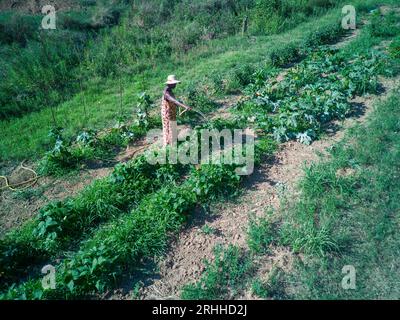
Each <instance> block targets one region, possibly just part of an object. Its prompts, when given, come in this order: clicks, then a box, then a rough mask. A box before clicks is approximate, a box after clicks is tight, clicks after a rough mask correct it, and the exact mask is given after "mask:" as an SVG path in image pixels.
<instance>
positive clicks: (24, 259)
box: [0, 156, 185, 286]
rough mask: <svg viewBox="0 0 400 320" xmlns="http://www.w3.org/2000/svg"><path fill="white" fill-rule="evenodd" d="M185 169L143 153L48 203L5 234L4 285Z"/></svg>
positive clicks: (0, 252) (1, 254) (0, 246)
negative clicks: (160, 162) (71, 194)
mask: <svg viewBox="0 0 400 320" xmlns="http://www.w3.org/2000/svg"><path fill="white" fill-rule="evenodd" d="M184 169H185V168H183V167H181V166H172V165H150V164H149V163H148V161H147V158H146V157H145V156H139V157H137V158H135V160H133V161H132V162H130V163H128V164H126V165H118V166H116V167H115V169H114V171H113V173H112V174H111V175H110V176H109V177H107V178H104V179H101V180H96V181H95V182H94V183H93V184H92V185H90V186H88V187H87V188H86V189H85V190H84V191H83V192H82V193H81V194H79V195H78V196H77V197H75V198H73V199H66V200H64V201H62V202H55V203H50V204H48V205H46V206H45V207H44V208H42V209H41V210H40V213H39V215H38V216H37V217H36V218H35V219H33V220H32V221H30V222H28V223H27V224H26V225H24V226H23V227H22V228H21V229H17V230H14V231H12V232H11V233H9V234H8V235H6V237H5V238H4V239H1V240H0V275H1V277H0V279H1V285H2V286H5V285H7V284H8V285H11V284H12V282H13V281H17V279H18V278H19V277H20V276H21V274H26V272H28V271H29V269H27V267H28V266H30V265H31V266H32V265H34V264H36V263H38V262H41V261H44V260H46V259H48V258H50V257H52V256H55V255H57V254H60V253H61V251H62V250H65V249H68V248H71V247H72V246H73V245H74V244H77V243H79V242H80V241H81V240H82V239H83V238H85V237H87V236H88V235H89V234H90V233H91V232H92V231H93V229H95V227H96V226H98V225H100V224H102V223H104V222H106V221H108V220H110V219H115V218H116V217H117V216H119V215H121V214H122V213H125V212H127V211H129V210H130V209H132V207H134V206H137V205H138V204H139V203H140V201H141V200H142V198H143V197H144V196H145V195H147V194H149V193H151V192H153V191H155V190H157V189H159V188H161V187H162V186H163V185H164V184H165V183H167V182H170V181H175V180H178V179H179V177H180V175H181V174H183V172H184ZM10 281H11V282H10Z"/></svg>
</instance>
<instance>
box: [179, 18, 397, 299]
mask: <svg viewBox="0 0 400 320" xmlns="http://www.w3.org/2000/svg"><path fill="white" fill-rule="evenodd" d="M375 19H377V16H376V15H374V16H373V21H372V23H371V25H369V26H368V27H367V28H365V29H364V30H363V33H362V35H361V36H360V37H359V38H358V39H357V40H356V41H354V42H352V43H350V44H349V45H348V46H346V47H344V48H342V49H340V50H332V49H328V48H325V47H321V48H320V49H319V50H316V51H315V52H312V53H309V54H308V55H307V57H306V58H305V59H304V61H302V62H301V63H299V64H298V65H296V66H295V67H292V68H290V69H289V70H288V73H287V74H286V75H285V78H284V79H283V80H281V81H280V82H276V81H274V80H273V79H274V77H271V78H268V77H267V79H266V80H263V79H262V78H257V79H256V80H257V81H254V82H252V84H250V86H248V87H247V88H246V93H248V99H245V100H243V101H241V102H240V103H239V104H238V105H237V107H236V108H235V110H234V115H235V117H236V119H237V120H239V121H246V120H247V121H250V122H252V123H254V126H256V128H258V129H259V130H261V131H262V132H264V133H270V134H273V135H274V136H275V138H276V139H277V140H278V141H279V140H280V141H282V140H283V141H286V140H289V139H298V140H299V141H300V142H302V143H306V144H308V143H310V142H312V140H313V139H315V138H316V137H317V136H318V135H320V134H322V133H323V131H324V129H325V126H324V123H327V122H330V121H332V119H335V118H336V119H341V118H343V117H345V116H348V115H349V114H350V113H351V112H352V105H351V104H349V102H348V101H349V98H352V97H354V96H359V95H364V94H366V93H378V92H379V91H378V90H379V83H378V78H377V76H378V75H379V74H382V75H385V76H394V75H397V74H398V70H399V69H398V67H399V65H398V61H397V60H396V55H393V50H390V51H389V55H386V54H382V53H381V52H380V51H379V49H378V48H376V49H372V47H374V46H377V45H379V44H380V42H381V41H382V40H387V39H388V38H389V39H392V38H393V37H394V36H396V35H398V31H396V32H392V31H393V30H395V29H393V28H391V27H390V26H394V25H395V24H396V23H397V22H395V21H397V20H394V19H393V18H392V16H391V15H389V16H388V18H381V17H380V16H379V21H380V22H379V23H382V21H383V24H384V25H385V26H381V27H380V28H381V29H379V30H380V31H379V32H378V29H377V28H376V27H374V24H376V23H378V22H377V21H376V20H375ZM387 30H391V32H387ZM395 47H396V40H395V41H394V42H393V43H392V44H391V48H395ZM287 50H288V52H289V53H290V52H296V50H295V47H293V46H290V47H289V48H288V49H287ZM277 56H278V55H277ZM283 56H284V57H285V55H283ZM288 56H289V57H290V58H289V59H288V60H290V59H292V58H294V57H296V56H298V54H296V53H293V54H288ZM348 61H351V64H349V63H348ZM282 64H287V62H282ZM259 73H260V72H258V73H256V74H255V75H257V74H259ZM271 74H272V75H274V74H275V75H276V71H274V70H272V71H271ZM271 79H272V80H271ZM328 92H329V97H328V96H325V94H327V93H328ZM324 96H325V97H324ZM332 98H334V99H335V101H333V102H332V103H330V102H329V99H332ZM399 99H400V92H399V91H398V90H397V91H396V92H395V93H394V94H393V95H392V97H391V98H390V99H389V100H388V101H386V102H384V103H382V104H381V105H379V106H377V108H376V111H375V113H374V114H373V115H372V116H371V118H370V120H369V123H368V124H367V125H361V126H360V127H359V128H356V129H353V130H352V131H351V133H350V135H349V136H348V137H347V139H346V140H345V141H343V142H341V143H339V144H338V145H336V146H335V147H334V148H332V150H331V157H329V158H328V159H329V160H327V161H325V162H323V163H321V164H314V165H312V166H311V167H309V168H306V169H305V174H306V176H305V178H304V179H303V180H302V182H301V185H300V188H301V192H302V193H301V196H300V199H299V200H298V201H295V202H294V203H293V201H291V202H290V201H289V202H288V200H286V201H285V203H284V206H283V209H281V210H283V215H282V216H280V217H277V216H276V215H275V214H273V213H272V214H268V215H267V216H266V217H264V218H254V217H253V218H251V219H250V225H249V228H248V246H249V249H250V251H245V252H242V253H241V255H239V256H236V257H235V259H234V260H235V263H234V265H235V268H234V270H241V269H242V268H244V267H245V266H246V265H247V263H248V262H247V259H250V261H251V263H252V264H253V272H250V273H249V274H247V276H243V278H242V279H241V280H240V282H239V283H237V282H231V281H230V280H229V279H230V275H229V268H226V270H227V274H225V273H222V274H223V275H220V276H217V275H216V274H215V271H214V272H213V270H216V269H217V268H219V270H225V269H224V267H223V266H224V265H225V264H227V265H230V261H231V259H230V257H229V256H228V255H225V256H224V257H223V258H222V259H221V258H220V257H217V258H216V259H215V262H213V264H211V263H209V262H208V263H207V264H206V265H207V268H206V270H205V272H204V273H203V275H202V277H201V279H200V280H199V281H197V282H196V283H195V284H188V285H186V286H185V287H184V288H183V289H182V297H183V298H192V299H228V298H232V297H236V298H238V297H240V294H239V295H238V294H236V295H230V293H231V292H232V291H233V292H236V293H237V291H235V288H237V286H238V285H239V286H240V285H241V284H244V286H247V288H250V289H251V292H252V293H253V294H254V295H256V296H258V297H261V298H264V299H266V298H274V299H288V298H292V299H310V298H311V299H338V298H339V299H348V298H353V299H365V298H375V299H376V298H382V297H384V298H394V299H395V298H396V297H397V296H398V289H397V287H396V286H393V285H392V284H393V283H398V281H399V277H398V275H397V274H396V273H393V272H391V271H390V270H393V268H396V266H397V260H398V259H396V257H397V255H396V254H397V252H398V250H397V247H398V242H399V237H398V236H397V234H396V232H395V230H397V229H396V227H397V226H398V222H399V221H398V219H397V216H396V214H395V212H397V211H398V199H399V186H398V183H397V180H396V179H393V177H396V176H397V175H398V171H399V170H398V169H399V166H398V162H399V153H398V152H397V150H398V149H399V148H398V144H399V139H398V135H397V133H398V130H399V122H398V120H397V119H398V117H397V114H398V112H399V111H398V108H397V106H398V105H399ZM321 101H323V103H322V104H321V107H322V106H323V108H321V107H319V106H318V105H319V103H320V102H321ZM307 105H308V107H307ZM330 106H332V107H333V108H331V107H330ZM303 126H304V127H303ZM302 132H303V133H302ZM365 132H368V133H369V134H368V135H367V136H366V135H365ZM273 246H287V247H289V248H290V249H291V250H292V252H293V253H302V256H295V259H296V263H295V267H294V270H291V271H290V272H289V273H286V272H284V271H283V270H281V269H279V268H275V267H273V269H272V271H271V272H270V273H269V275H268V279H267V280H265V279H261V278H258V277H256V278H255V279H254V280H252V281H250V283H251V284H249V279H251V278H254V274H255V272H256V270H257V267H259V266H257V261H258V260H257V257H258V256H263V255H268V254H270V251H269V249H270V248H271V247H273ZM235 249H236V250H238V249H237V248H229V250H230V251H232V250H235ZM382 259H383V260H382ZM241 261H246V262H245V263H244V262H241ZM210 265H211V267H210ZM345 265H354V266H355V267H356V270H357V277H358V278H357V283H360V285H358V284H357V290H349V291H346V290H343V289H342V288H341V287H340V283H341V280H342V278H343V276H344V275H343V274H342V268H343V266H345ZM221 266H222V267H221ZM233 274H234V272H233ZM231 290H232V291H231ZM241 290H246V288H243V287H241Z"/></svg>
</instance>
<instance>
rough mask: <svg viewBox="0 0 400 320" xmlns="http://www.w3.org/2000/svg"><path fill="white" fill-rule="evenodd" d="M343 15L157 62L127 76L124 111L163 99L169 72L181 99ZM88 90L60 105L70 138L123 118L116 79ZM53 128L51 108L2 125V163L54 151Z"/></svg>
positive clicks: (62, 123) (257, 62) (59, 116)
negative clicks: (142, 95)
mask: <svg viewBox="0 0 400 320" xmlns="http://www.w3.org/2000/svg"><path fill="white" fill-rule="evenodd" d="M339 14H340V12H338V11H337V10H335V11H332V12H331V13H330V14H328V15H326V16H323V17H321V18H315V19H314V20H312V21H309V22H307V23H303V24H301V25H299V26H298V27H297V28H295V29H293V30H291V31H290V32H286V33H283V34H281V35H273V36H259V37H257V38H252V37H240V36H232V37H229V38H226V39H217V40H213V41H210V42H206V43H204V44H202V45H199V46H198V47H196V48H194V49H193V50H191V51H189V53H188V54H186V55H183V56H179V57H172V58H171V59H170V60H167V61H166V62H164V63H157V64H154V66H152V68H151V69H148V70H146V71H144V72H143V73H142V74H140V75H136V76H132V77H130V78H129V79H126V78H123V79H122V83H123V113H124V114H128V115H130V114H131V113H132V105H133V104H135V102H136V99H137V94H138V93H139V92H142V91H144V90H146V91H147V92H148V93H149V94H150V95H151V97H152V98H153V99H159V96H160V95H161V92H162V87H163V83H164V82H165V77H166V75H168V74H172V73H174V74H177V75H178V76H179V78H181V79H182V80H183V82H184V85H183V86H182V88H180V89H179V90H178V94H179V95H181V94H184V93H185V92H186V89H187V87H189V86H190V85H192V84H193V82H195V83H196V82H200V83H204V86H205V87H207V84H210V83H211V82H212V81H211V79H210V77H211V75H214V74H219V75H221V78H222V79H225V78H227V77H228V74H229V73H230V72H231V70H232V69H233V68H235V67H238V66H239V65H244V64H246V65H263V64H265V63H266V62H267V61H268V59H269V53H270V52H272V51H273V50H275V49H277V48H279V47H281V46H282V45H285V44H287V43H300V42H301V41H303V40H305V39H306V38H307V36H308V35H309V34H310V33H312V30H316V29H319V28H320V27H321V26H323V25H328V24H331V23H333V22H335V21H338V17H339ZM310 20H311V19H310ZM208 86H210V85H208ZM85 87H86V88H87V89H85V91H83V92H82V93H79V94H77V95H75V96H74V97H73V98H72V99H70V100H68V101H66V102H64V103H62V104H60V105H58V106H57V109H56V122H57V125H58V126H61V127H64V128H65V134H66V136H67V137H72V136H74V135H76V134H77V133H78V132H79V131H81V130H82V129H84V128H90V129H101V128H104V127H105V126H111V125H112V124H113V123H114V122H115V119H116V117H118V116H119V115H120V102H119V101H120V99H119V92H120V89H119V83H118V81H116V80H113V79H110V80H106V79H100V78H99V79H97V80H96V79H94V80H91V81H90V82H88V83H87V84H85ZM85 106H86V109H87V116H86V115H85V112H84V107H85ZM52 125H53V119H52V113H51V109H49V108H46V109H43V110H40V111H38V112H35V113H31V114H28V115H25V116H23V117H22V118H18V119H11V120H9V121H1V122H0V136H2V138H3V139H2V143H1V145H0V160H3V161H4V160H10V159H23V158H31V159H38V158H40V157H41V156H42V155H43V154H44V152H45V151H46V150H48V149H49V148H50V145H51V143H50V138H49V137H48V132H49V131H50V128H51V126H52Z"/></svg>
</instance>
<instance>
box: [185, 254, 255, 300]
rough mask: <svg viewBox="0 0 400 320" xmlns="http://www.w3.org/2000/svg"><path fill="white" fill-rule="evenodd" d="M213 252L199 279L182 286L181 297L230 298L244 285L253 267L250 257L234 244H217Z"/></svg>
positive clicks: (199, 298)
mask: <svg viewBox="0 0 400 320" xmlns="http://www.w3.org/2000/svg"><path fill="white" fill-rule="evenodd" d="M214 254H215V258H214V260H213V262H210V261H206V262H205V271H204V272H203V275H202V277H201V279H200V280H199V281H198V282H196V283H194V284H188V285H186V286H185V287H184V288H183V290H182V294H181V297H182V299H186V300H216V299H222V298H225V299H230V298H232V297H234V296H236V295H237V294H238V292H239V291H240V290H241V289H243V288H245V287H246V282H245V279H246V278H247V274H248V273H250V272H251V271H252V269H253V265H252V262H251V259H250V258H249V257H248V256H245V255H244V254H243V252H242V251H241V250H240V249H238V248H237V247H234V246H229V247H227V248H223V247H218V246H217V247H216V248H215V250H214Z"/></svg>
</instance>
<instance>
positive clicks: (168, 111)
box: [161, 75, 191, 146]
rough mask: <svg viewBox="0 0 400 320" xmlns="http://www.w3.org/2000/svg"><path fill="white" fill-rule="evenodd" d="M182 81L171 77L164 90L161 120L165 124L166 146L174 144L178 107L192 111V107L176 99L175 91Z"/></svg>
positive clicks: (164, 136) (164, 137) (164, 139)
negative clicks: (174, 126)
mask: <svg viewBox="0 0 400 320" xmlns="http://www.w3.org/2000/svg"><path fill="white" fill-rule="evenodd" d="M178 83H180V81H178V80H176V78H175V76H174V75H170V76H169V77H168V80H167V82H166V85H167V87H166V88H165V90H164V94H163V98H162V106H161V119H162V124H163V144H164V146H168V145H171V144H172V142H173V128H172V126H173V125H175V124H176V108H177V106H179V107H182V108H185V109H186V110H191V108H190V107H188V106H186V105H184V104H183V103H181V102H179V101H178V100H176V99H175V96H174V94H173V92H172V91H173V89H175V87H176V85H177V84H178Z"/></svg>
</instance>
